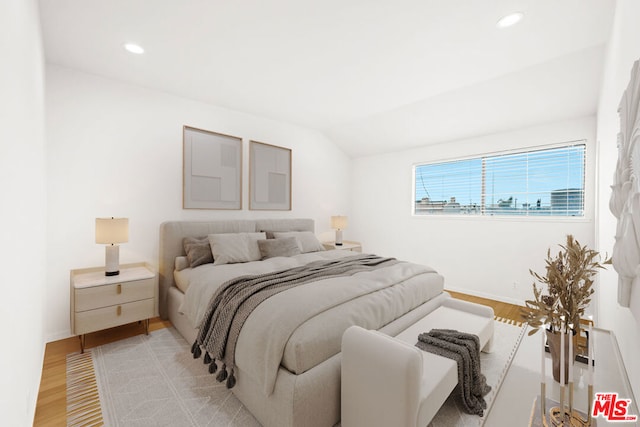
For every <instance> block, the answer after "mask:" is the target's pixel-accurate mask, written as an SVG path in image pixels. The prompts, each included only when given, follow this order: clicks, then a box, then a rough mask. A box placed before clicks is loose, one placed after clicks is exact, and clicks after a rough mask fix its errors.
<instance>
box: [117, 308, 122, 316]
mask: <svg viewBox="0 0 640 427" xmlns="http://www.w3.org/2000/svg"><path fill="white" fill-rule="evenodd" d="M121 314H122V306H121V305H119V306H118V316H120V315H121Z"/></svg>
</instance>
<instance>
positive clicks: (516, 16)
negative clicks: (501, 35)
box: [496, 12, 524, 28]
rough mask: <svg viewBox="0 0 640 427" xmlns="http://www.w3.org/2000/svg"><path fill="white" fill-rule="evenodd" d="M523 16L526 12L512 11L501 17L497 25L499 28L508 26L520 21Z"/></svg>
mask: <svg viewBox="0 0 640 427" xmlns="http://www.w3.org/2000/svg"><path fill="white" fill-rule="evenodd" d="M523 17H524V13H522V12H515V13H510V14H508V15H506V16H503V17H502V18H500V20H499V21H498V23H497V24H496V26H497V27H498V28H507V27H510V26H512V25H515V24H517V23H518V22H520V21H521V20H522V18H523Z"/></svg>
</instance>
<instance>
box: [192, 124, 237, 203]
mask: <svg viewBox="0 0 640 427" xmlns="http://www.w3.org/2000/svg"><path fill="white" fill-rule="evenodd" d="M183 162H184V164H183V189H182V194H183V198H182V207H183V208H184V209H242V138H238V137H235V136H229V135H224V134H221V133H216V132H210V131H207V130H202V129H196V128H193V127H189V126H184V128H183Z"/></svg>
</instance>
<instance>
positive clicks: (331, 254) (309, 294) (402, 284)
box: [159, 219, 448, 427]
mask: <svg viewBox="0 0 640 427" xmlns="http://www.w3.org/2000/svg"><path fill="white" fill-rule="evenodd" d="M261 232H268V233H269V237H278V238H280V237H286V238H287V239H288V240H289V241H290V240H291V238H292V236H298V237H297V238H296V241H297V242H298V247H300V248H301V249H302V248H303V246H305V245H301V244H300V242H301V241H302V237H303V236H304V237H305V239H306V238H307V237H308V236H309V234H313V233H314V222H313V220H311V219H264V220H218V221H171V222H165V223H163V224H161V226H160V260H159V285H160V289H159V311H160V316H161V317H162V318H163V319H169V320H170V321H171V323H172V324H173V325H174V327H175V328H176V329H177V330H178V331H179V332H180V334H182V335H183V336H184V338H185V339H186V340H187V341H188V342H189V343H192V342H194V340H195V339H196V337H197V335H198V330H197V329H196V328H195V327H194V324H195V323H197V320H195V318H197V317H198V316H199V315H200V314H199V313H203V312H204V311H206V308H207V307H206V306H207V305H208V301H209V299H208V296H209V295H211V292H212V291H211V290H210V289H209V290H208V289H207V286H205V283H204V282H206V281H207V280H210V281H211V282H212V283H214V282H215V283H217V284H218V285H219V284H220V283H222V282H225V281H226V280H227V279H229V278H230V277H232V276H234V275H247V274H256V273H264V272H266V271H276V270H282V269H283V268H290V267H291V268H293V267H296V266H301V265H306V263H309V262H318V261H319V260H342V259H346V258H347V257H349V256H353V255H354V254H353V253H351V252H349V251H341V250H330V251H322V250H319V251H315V250H309V251H302V250H301V251H300V252H302V253H300V254H295V255H291V256H288V257H278V256H276V257H272V258H268V259H265V260H255V261H253V260H252V261H248V262H237V263H231V264H222V265H213V264H211V263H208V264H204V265H200V266H197V267H195V268H190V267H188V266H187V267H185V265H184V262H185V258H184V257H185V256H186V253H185V249H184V245H183V240H184V239H185V238H204V237H206V236H208V235H216V236H221V235H224V236H222V237H225V238H226V237H228V238H232V237H233V238H235V237H234V236H236V235H244V234H246V235H249V234H251V235H252V236H253V235H254V234H255V233H261ZM259 236H264V237H266V235H259ZM254 237H255V236H254ZM260 240H262V239H260ZM220 241H222V242H224V241H225V240H224V239H221V240H220ZM281 242H284V240H282V241H281ZM312 243H313V242H312ZM214 247H215V248H218V247H219V246H218V243H216V245H215V246H214ZM309 247H311V248H312V249H313V246H308V245H307V248H306V249H309ZM319 249H321V248H319ZM214 251H215V249H214ZM218 256H220V254H219V253H218ZM176 258H178V261H176ZM220 259H222V257H221V258H220ZM178 264H179V265H178ZM176 266H178V269H179V270H180V271H176ZM176 278H177V279H178V280H179V282H180V283H177V282H176ZM185 281H186V285H185V283H184V282H185ZM179 285H180V286H179ZM180 288H182V289H180ZM354 289H355V290H354ZM447 297H448V294H446V292H444V291H443V278H442V276H440V275H439V274H438V273H437V272H436V271H434V270H433V269H432V268H430V267H427V266H419V265H417V264H411V263H406V262H390V263H389V264H388V265H387V264H385V265H384V266H383V267H380V268H378V269H376V270H375V271H364V272H358V273H355V274H353V275H351V276H349V277H337V278H332V279H326V280H317V281H315V282H313V283H310V284H308V285H303V286H298V287H294V288H292V289H288V290H286V291H283V292H281V293H278V294H276V295H274V296H272V297H271V298H269V299H267V300H265V301H264V302H261V303H260V305H258V307H257V308H256V309H255V310H254V311H253V312H252V313H251V315H249V317H248V318H247V320H246V323H245V324H244V326H243V328H242V330H241V332H240V334H239V337H238V341H237V349H236V354H235V362H236V374H235V375H236V377H237V379H238V381H237V383H236V384H235V386H234V387H233V388H232V392H233V393H234V394H235V395H236V396H237V397H238V399H239V400H240V401H241V402H242V403H243V404H244V405H245V406H246V407H247V408H248V409H249V411H251V413H252V414H253V415H254V416H255V417H256V419H258V421H259V422H260V423H261V424H262V425H264V426H278V427H282V426H333V425H335V424H337V423H338V422H339V421H340V360H341V359H340V342H341V337H342V333H343V332H344V330H346V329H347V328H348V327H349V326H351V325H358V326H362V327H365V328H369V329H379V330H381V331H382V332H384V333H387V334H390V335H394V336H395V335H397V334H398V333H400V332H401V331H402V330H404V329H406V328H407V327H408V326H410V325H411V324H413V323H415V322H416V321H417V320H418V319H420V318H422V317H424V316H425V315H426V314H428V313H429V312H431V311H433V310H434V309H436V308H437V307H439V306H440V304H441V303H442V301H443V300H444V299H445V298H447ZM194 301H195V302H194ZM198 301H199V302H200V305H198V304H197V303H196V302H198ZM316 301H321V302H322V304H324V305H323V306H320V307H319V308H311V307H312V306H313V304H316ZM307 304H308V305H307ZM194 313H195V314H194ZM301 313H306V314H307V315H306V317H304V316H303V317H301ZM292 318H294V319H297V320H296V322H298V323H296V324H293V323H292V324H291V325H289V322H291V319H292ZM281 329H282V330H283V331H284V332H282V331H280V330H281ZM276 333H278V334H280V335H282V336H284V338H285V339H283V338H282V336H279V335H276ZM279 345H281V347H278V346H279ZM274 358H275V359H274ZM274 361H275V362H274ZM205 369H206V366H205V367H203V370H205ZM211 380H212V381H215V376H213V375H212V377H211Z"/></svg>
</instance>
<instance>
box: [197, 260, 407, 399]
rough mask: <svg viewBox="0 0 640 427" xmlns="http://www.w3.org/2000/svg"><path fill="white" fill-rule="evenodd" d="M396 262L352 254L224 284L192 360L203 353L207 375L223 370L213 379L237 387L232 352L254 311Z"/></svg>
mask: <svg viewBox="0 0 640 427" xmlns="http://www.w3.org/2000/svg"><path fill="white" fill-rule="evenodd" d="M395 263H397V261H396V260H395V259H393V258H381V257H378V256H375V255H355V256H350V257H347V258H340V259H336V260H329V261H324V260H323V261H315V262H312V263H309V264H306V265H304V266H301V267H296V268H291V269H288V270H282V271H278V272H273V273H265V274H260V275H255V276H241V277H237V278H234V279H231V280H229V281H227V282H225V283H223V284H222V285H221V286H220V288H219V289H218V290H217V291H216V293H215V294H213V296H212V297H211V301H210V303H209V308H208V310H207V311H206V313H205V314H204V316H203V318H202V322H201V323H200V326H199V329H200V330H199V331H198V337H197V338H196V341H195V342H194V343H193V346H191V352H192V353H193V357H194V358H196V359H197V358H199V357H200V356H201V355H202V351H204V352H205V357H204V363H205V364H208V365H209V372H210V373H212V374H213V373H215V372H216V371H217V370H218V365H217V363H218V362H217V361H220V362H221V363H222V368H221V370H220V372H219V373H218V375H217V376H216V379H217V380H218V381H220V382H222V381H225V380H226V381H227V382H226V384H227V388H232V387H233V386H234V385H235V384H236V378H235V372H234V370H235V350H236V343H237V341H238V336H239V335H240V330H241V329H242V325H244V322H245V321H246V320H247V318H248V317H249V315H250V314H251V312H252V311H253V309H255V308H256V307H257V306H258V305H259V304H260V303H261V302H263V301H264V300H266V299H267V298H269V297H271V296H272V295H275V294H277V293H279V292H282V291H285V290H287V289H290V288H292V287H294V286H299V285H303V284H307V283H311V282H314V281H317V280H321V279H326V278H329V277H337V276H349V275H352V274H355V273H357V272H359V271H365V270H372V269H375V268H379V267H386V266H389V265H392V264H395Z"/></svg>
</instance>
